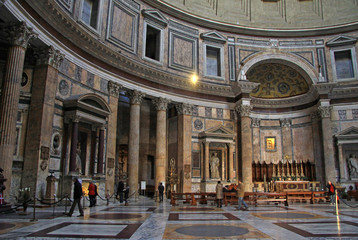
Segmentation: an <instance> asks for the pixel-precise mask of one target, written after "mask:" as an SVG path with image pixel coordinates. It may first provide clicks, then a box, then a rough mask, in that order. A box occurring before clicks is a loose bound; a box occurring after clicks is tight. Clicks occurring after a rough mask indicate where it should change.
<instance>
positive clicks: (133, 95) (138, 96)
mask: <svg viewBox="0 0 358 240" xmlns="http://www.w3.org/2000/svg"><path fill="white" fill-rule="evenodd" d="M126 95H127V97H128V98H129V101H130V103H131V104H132V105H134V104H140V103H141V102H142V100H143V97H144V96H145V94H144V93H142V92H140V91H137V90H129V91H127V93H126Z"/></svg>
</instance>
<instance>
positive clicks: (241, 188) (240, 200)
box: [237, 180, 249, 211]
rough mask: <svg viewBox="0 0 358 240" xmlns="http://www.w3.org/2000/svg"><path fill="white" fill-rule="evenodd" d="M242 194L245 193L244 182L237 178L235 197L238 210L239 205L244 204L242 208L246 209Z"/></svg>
mask: <svg viewBox="0 0 358 240" xmlns="http://www.w3.org/2000/svg"><path fill="white" fill-rule="evenodd" d="M244 195H245V184H244V183H243V182H241V181H240V180H239V182H238V186H237V198H238V205H239V206H238V210H239V211H240V210H241V205H242V204H244V206H245V208H244V210H246V211H247V210H248V209H249V207H248V206H247V204H246V202H245V200H244Z"/></svg>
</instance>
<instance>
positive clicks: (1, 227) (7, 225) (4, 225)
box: [0, 223, 15, 230]
mask: <svg viewBox="0 0 358 240" xmlns="http://www.w3.org/2000/svg"><path fill="white" fill-rule="evenodd" d="M12 227H15V224H12V223H1V224H0V230H4V229H9V228H12Z"/></svg>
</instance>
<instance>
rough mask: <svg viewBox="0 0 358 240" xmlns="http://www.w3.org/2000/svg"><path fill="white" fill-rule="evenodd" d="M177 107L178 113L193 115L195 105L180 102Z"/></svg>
mask: <svg viewBox="0 0 358 240" xmlns="http://www.w3.org/2000/svg"><path fill="white" fill-rule="evenodd" d="M175 108H176V109H177V112H178V115H181V114H184V115H192V114H193V105H192V104H189V103H180V104H177V105H176V106H175Z"/></svg>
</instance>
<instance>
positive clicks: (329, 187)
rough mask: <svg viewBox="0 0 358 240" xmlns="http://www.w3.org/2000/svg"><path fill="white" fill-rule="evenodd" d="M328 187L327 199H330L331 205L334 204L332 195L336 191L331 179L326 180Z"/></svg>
mask: <svg viewBox="0 0 358 240" xmlns="http://www.w3.org/2000/svg"><path fill="white" fill-rule="evenodd" d="M326 187H327V188H328V195H329V199H330V200H331V205H333V204H335V200H334V196H335V193H336V186H334V185H333V183H332V182H331V181H328V184H327V186H326Z"/></svg>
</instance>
